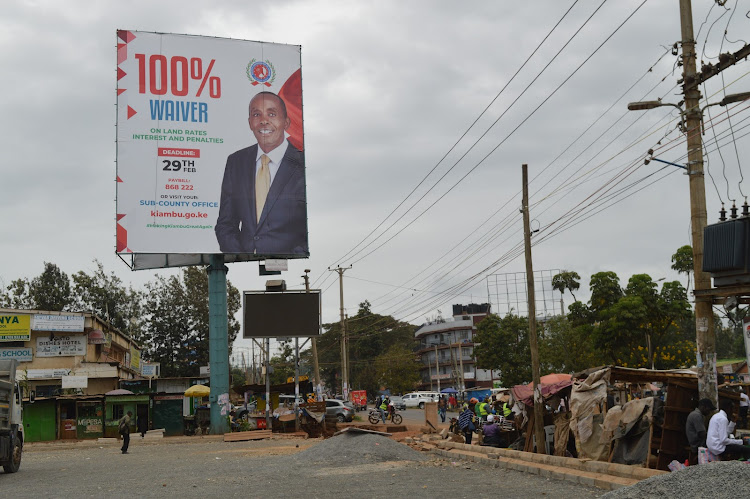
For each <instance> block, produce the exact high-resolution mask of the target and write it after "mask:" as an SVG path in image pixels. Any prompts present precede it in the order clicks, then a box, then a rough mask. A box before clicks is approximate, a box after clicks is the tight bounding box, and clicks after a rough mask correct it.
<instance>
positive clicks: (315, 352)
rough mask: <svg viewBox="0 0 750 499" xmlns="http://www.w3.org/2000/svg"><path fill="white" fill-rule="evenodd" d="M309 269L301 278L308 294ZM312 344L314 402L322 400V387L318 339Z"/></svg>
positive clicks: (312, 341) (314, 339) (313, 339)
mask: <svg viewBox="0 0 750 499" xmlns="http://www.w3.org/2000/svg"><path fill="white" fill-rule="evenodd" d="M309 273H310V269H305V275H303V276H302V278H303V279H304V280H305V292H307V293H309V292H310V276H309V275H308V274H309ZM311 343H312V358H313V376H314V381H315V388H314V390H315V400H317V401H321V400H323V399H322V397H321V395H322V393H321V391H322V387H321V384H320V365H319V364H318V339H317V338H315V336H313V337H312V339H311Z"/></svg>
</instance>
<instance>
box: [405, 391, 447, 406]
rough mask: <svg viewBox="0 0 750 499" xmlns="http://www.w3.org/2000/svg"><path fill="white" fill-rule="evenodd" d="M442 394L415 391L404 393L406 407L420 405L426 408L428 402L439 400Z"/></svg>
mask: <svg viewBox="0 0 750 499" xmlns="http://www.w3.org/2000/svg"><path fill="white" fill-rule="evenodd" d="M438 397H440V394H439V393H438V392H413V393H407V394H406V395H404V404H405V405H406V407H419V408H420V409H424V405H425V403H427V402H437V400H438Z"/></svg>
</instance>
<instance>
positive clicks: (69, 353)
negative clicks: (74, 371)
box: [36, 334, 88, 357]
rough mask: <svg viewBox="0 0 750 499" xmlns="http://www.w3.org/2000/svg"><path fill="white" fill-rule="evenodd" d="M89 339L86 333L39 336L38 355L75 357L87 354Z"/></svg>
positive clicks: (37, 341) (37, 343)
mask: <svg viewBox="0 0 750 499" xmlns="http://www.w3.org/2000/svg"><path fill="white" fill-rule="evenodd" d="M87 345H88V339H87V336H86V335H85V334H77V335H72V334H71V335H67V334H66V335H57V336H52V337H49V336H37V338H36V356H37V357H74V356H76V355H86V348H87Z"/></svg>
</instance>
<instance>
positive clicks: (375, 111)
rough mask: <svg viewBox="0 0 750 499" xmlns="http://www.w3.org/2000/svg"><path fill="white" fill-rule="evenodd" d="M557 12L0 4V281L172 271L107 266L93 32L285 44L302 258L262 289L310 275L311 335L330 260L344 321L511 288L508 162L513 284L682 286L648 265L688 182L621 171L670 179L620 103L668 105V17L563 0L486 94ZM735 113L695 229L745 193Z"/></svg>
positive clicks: (678, 176) (672, 68) (322, 5)
mask: <svg viewBox="0 0 750 499" xmlns="http://www.w3.org/2000/svg"><path fill="white" fill-rule="evenodd" d="M573 3H574V2H573V1H560V0H549V1H535V2H491V1H481V2H480V1H465V2H455V1H450V2H449V1H419V0H415V1H408V2H405V1H385V0H382V1H323V0H317V1H316V0H305V1H275V2H254V1H247V0H244V1H221V2H211V3H207V2H198V1H191V0H181V1H179V2H178V1H160V2H153V1H128V2H122V1H119V2H114V1H104V0H99V1H96V2H84V1H65V2H60V1H18V0H11V1H9V2H4V4H3V15H2V16H0V46H1V47H2V50H0V67H2V68H3V69H2V72H0V111H1V114H2V116H3V119H2V120H0V150H1V151H2V164H1V166H0V168H1V169H2V170H1V171H2V175H1V177H0V181H1V184H2V196H0V213H1V214H2V215H1V219H0V220H2V223H1V224H0V227H1V228H2V234H3V236H2V237H0V254H1V255H2V256H3V259H2V262H3V263H2V266H0V284H4V285H7V284H8V283H10V281H12V280H13V279H16V278H19V277H29V278H31V277H33V276H36V275H38V274H39V273H40V272H41V271H42V269H43V262H45V261H49V262H54V263H56V264H58V265H59V266H60V267H61V268H62V270H64V271H65V272H67V273H68V274H72V273H74V272H76V271H78V270H85V271H89V272H90V271H92V270H93V269H94V268H95V265H94V263H93V261H94V259H98V260H100V261H101V262H102V263H103V264H104V266H105V269H106V270H107V271H115V272H116V273H117V275H119V276H120V277H121V278H122V279H123V280H124V281H125V282H129V283H132V284H133V285H134V286H137V287H139V286H142V284H143V283H144V282H146V281H148V280H151V279H153V276H154V273H159V274H162V275H168V274H170V273H174V272H175V271H174V270H160V271H138V272H131V271H130V270H129V268H128V267H127V266H126V265H125V264H124V263H123V262H122V261H121V260H120V259H119V258H118V257H117V256H116V255H115V230H114V229H115V182H114V179H115V117H116V115H115V101H116V99H115V87H116V78H115V77H116V53H115V44H116V36H115V34H116V30H117V29H128V30H140V31H157V32H165V33H187V34H195V35H207V36H216V37H228V38H237V39H247V40H262V41H269V42H279V43H287V44H299V45H301V46H302V71H303V97H304V106H305V107H304V112H305V154H306V165H307V197H308V216H309V234H310V236H309V237H310V252H311V257H310V259H309V260H307V261H305V260H298V261H291V262H290V263H289V271H288V272H286V273H285V275H284V278H285V279H286V281H287V283H288V285H289V287H290V288H300V287H302V282H303V281H302V279H301V278H300V276H301V275H302V273H303V269H305V268H309V269H311V270H312V272H311V278H312V282H313V284H314V287H317V288H321V289H323V290H324V294H323V320H324V322H331V321H335V320H337V319H338V306H339V303H338V284H334V283H333V278H334V273H330V272H328V271H327V270H326V269H327V267H328V266H335V265H342V266H348V265H353V268H352V269H351V270H348V271H347V272H346V273H345V276H346V279H345V281H344V283H345V306H346V310H347V312H348V313H350V314H355V313H356V310H357V305H358V303H360V302H361V301H363V300H365V299H368V300H370V301H371V302H372V303H373V310H374V311H375V312H377V313H382V314H393V315H395V316H396V317H397V318H399V319H404V320H408V321H411V322H413V323H415V324H418V323H421V322H423V321H424V320H425V317H432V316H434V315H435V314H436V313H437V310H441V311H442V313H443V315H450V313H451V308H450V306H451V304H454V303H469V302H472V301H473V302H486V301H487V299H488V284H487V276H488V275H489V274H502V273H515V272H523V271H524V261H523V257H522V252H520V251H518V250H517V249H514V248H518V247H519V246H518V245H519V244H520V243H522V240H523V239H522V238H523V233H522V225H521V214H520V213H519V211H518V208H519V206H520V190H521V164H522V163H528V165H529V174H530V177H531V178H532V179H534V181H533V182H532V184H531V193H532V199H531V202H532V207H531V217H532V219H534V220H535V221H534V228H539V229H540V231H539V232H538V233H537V234H536V235H535V236H534V238H535V240H537V241H538V243H537V244H535V245H534V247H533V252H534V268H535V269H537V270H545V269H568V270H575V271H577V272H578V273H579V274H580V275H581V277H582V285H583V286H582V287H583V288H587V284H588V280H589V277H590V275H591V274H592V273H595V272H599V271H604V270H612V271H615V272H617V274H618V275H619V276H620V278H621V280H622V284H623V285H625V284H626V282H627V279H628V278H629V277H630V276H631V275H632V274H634V273H648V274H650V275H651V276H652V277H653V278H654V279H659V278H662V277H664V278H666V279H667V280H672V279H678V278H679V279H680V280H681V281H683V282H684V277H679V276H677V274H676V273H674V272H673V271H671V270H670V264H671V262H670V257H671V255H672V254H673V253H674V252H675V250H676V249H677V248H678V247H680V246H682V245H685V244H690V242H691V240H690V217H689V213H690V211H689V197H688V179H687V177H686V176H685V175H683V173H682V172H683V170H680V169H678V168H676V167H672V166H666V165H663V164H660V163H657V162H651V163H650V164H649V165H643V159H644V157H645V154H646V151H647V150H648V149H649V148H654V149H655V150H656V153H655V156H656V157H659V158H661V159H664V160H667V161H672V162H676V163H683V164H684V163H685V161H686V160H685V158H684V156H685V150H686V147H685V142H684V136H683V135H682V134H680V133H679V131H677V130H676V129H675V127H676V125H677V122H678V120H677V118H676V112H675V109H674V108H670V107H663V108H660V109H655V110H652V111H647V112H628V111H627V110H626V104H627V102H630V101H636V100H654V99H657V98H663V99H664V101H665V102H678V101H680V100H681V97H680V95H679V92H680V87H679V86H678V79H679V78H680V77H681V68H680V67H678V66H677V65H676V64H677V62H678V57H676V56H674V55H673V54H672V51H671V47H672V46H673V44H675V42H677V41H678V40H679V39H680V26H679V10H678V2H677V1H676V0H674V1H669V2H665V1H656V0H651V1H650V2H645V3H644V4H643V5H642V6H641V4H642V2H641V0H617V1H615V0H610V1H608V2H606V1H605V2H603V6H601V8H600V9H599V10H598V11H597V12H596V13H594V11H595V10H596V9H597V8H598V7H599V6H600V5H602V2H598V1H597V2H589V1H580V2H578V3H577V4H576V5H575V6H574V7H573V8H572V10H570V12H569V13H568V14H567V16H566V17H565V18H564V19H563V20H562V21H561V22H560V24H559V26H558V27H557V28H556V29H555V30H554V31H552V33H551V35H550V36H549V38H548V39H547V40H546V41H545V42H544V44H542V45H541V47H540V48H539V50H538V51H537V52H536V54H534V56H533V57H532V58H531V59H530V60H528V63H526V66H525V67H524V68H523V69H522V70H521V71H520V72H519V73H518V76H516V77H515V79H514V80H513V81H510V80H511V78H512V77H513V75H514V73H516V71H517V70H518V69H519V68H520V67H521V66H522V65H523V64H524V63H525V62H526V61H527V59H528V58H529V56H530V55H531V54H532V52H534V50H535V48H537V46H538V45H539V44H540V43H541V42H542V40H543V39H544V37H545V36H547V35H548V34H549V33H550V31H551V30H552V28H553V27H554V26H555V24H556V23H558V21H560V19H561V18H562V17H563V15H564V14H565V13H566V11H567V10H568V8H569V7H570V6H571V5H572V4H573ZM739 4H740V5H739V8H738V11H737V13H736V15H733V9H734V8H735V6H736V2H733V1H731V0H730V1H729V2H727V7H726V8H725V7H719V6H716V5H715V4H714V2H712V1H709V0H700V1H694V7H693V8H694V13H693V19H694V24H695V32H696V38H697V41H698V45H697V49H698V54H699V58H700V59H701V60H702V61H703V62H705V63H708V62H714V63H715V62H716V60H717V59H716V57H717V55H718V54H719V53H720V52H727V51H736V50H738V49H739V48H741V47H742V45H743V44H744V43H746V42H745V41H743V40H742V39H741V38H742V36H743V35H744V36H745V37H746V38H747V36H748V33H750V19H748V17H747V16H746V15H745V14H746V12H747V11H748V9H750V7H749V6H748V3H747V2H739ZM639 6H641V7H640V9H639ZM727 8H731V10H726V9H727ZM592 14H593V17H591V19H590V20H589V21H588V22H587V21H586V20H587V19H588V18H589V17H590V16H592ZM631 14H632V17H631V18H630V19H629V20H627V22H625V21H626V19H627V18H628V16H630V15H631ZM704 21H705V22H704ZM584 23H585V25H584ZM623 23H624V25H622V27H621V28H619V30H618V27H619V26H620V25H621V24H623ZM582 26H583V27H582ZM579 28H580V32H579V33H578V34H577V35H576V36H575V37H574V38H572V41H570V42H569V44H568V45H567V46H566V47H565V48H564V49H563V50H562V51H561V52H560V53H559V55H557V56H556V54H557V53H558V51H560V49H561V48H563V46H565V44H566V43H568V41H569V40H570V39H571V37H573V35H574V34H575V32H576V31H577V30H578V29H579ZM616 30H617V31H616ZM725 30H726V33H727V34H726V37H724V32H725ZM615 31H616V32H615ZM610 36H611V38H609V39H608V37H610ZM602 44H603V46H602ZM600 46H601V48H599V47H600ZM555 57H556V58H555ZM589 57H590V59H588V61H587V58H589ZM553 58H555V59H554V61H553ZM551 61H552V62H551ZM548 64H549V66H548V67H547V68H546V70H544V71H543V72H542V70H543V69H544V68H545V66H547V65H548ZM579 66H580V69H577V68H579ZM749 70H750V65H748V63H747V62H746V61H743V62H741V63H740V64H738V65H737V66H735V67H734V68H732V69H730V70H727V71H725V72H724V73H723V81H722V76H718V77H715V78H713V79H712V80H710V81H709V82H708V84H707V86H706V88H705V89H702V93H703V96H704V99H705V97H706V95H708V97H709V101H708V102H716V101H718V100H720V99H721V98H722V97H723V95H724V94H723V92H724V90H723V87H726V92H727V93H738V92H744V91H749V90H750V79H748V78H746V77H745V76H746V75H747V73H748V71H749ZM540 72H542V73H541V76H539V77H538V78H537V75H539V74H540ZM535 78H536V81H534V80H535ZM566 80H567V81H566ZM532 82H533V83H532ZM506 85H507V88H505V90H504V91H503V92H502V93H500V92H501V90H502V89H503V88H504V87H505V86H506ZM498 94H499V96H498ZM496 97H497V98H496ZM493 99H496V100H494V101H493ZM704 104H705V101H704ZM540 105H541V107H539V106H540ZM488 106H489V107H488ZM747 106H748V102H745V103H744V104H740V105H738V106H737V107H733V108H731V109H730V112H729V119H727V114H726V108H723V107H718V106H716V107H711V108H710V113H711V117H712V118H714V119H713V121H709V120H708V115H706V133H705V135H704V139H705V140H706V141H707V146H706V147H707V150H709V151H711V152H710V155H709V157H708V167H709V170H710V172H711V174H712V177H713V181H715V183H716V188H715V187H714V184H713V182H712V180H711V178H710V177H709V176H706V198H707V204H708V220H709V223H712V222H715V221H716V220H717V218H718V211H719V206H720V202H721V200H724V201H725V202H726V201H727V199H737V200H738V204H742V202H743V198H742V196H741V192H744V193H748V192H750V179H746V180H745V181H744V183H742V182H741V177H740V175H741V171H742V170H743V169H744V171H745V172H746V173H748V175H746V177H750V170H748V168H747V161H750V159H748V157H749V156H748V154H747V151H748V143H749V142H750V139H748V138H747V137H746V134H747V133H748V129H746V128H745V127H746V126H747V122H746V121H745V120H747V118H748V117H749V115H750V114H749V113H748V112H747V111H746V108H747ZM485 108H488V109H487V111H486V113H484V114H483V115H482V112H483V111H484V110H485ZM537 108H538V110H536V111H535V109H537ZM722 113H723V114H722ZM480 115H482V116H481V117H480ZM501 116H502V117H501ZM478 117H480V118H479V119H478V121H477V123H476V125H474V127H473V128H471V129H470V127H471V125H472V123H473V122H474V121H475V120H477V118H478ZM498 118H500V119H499V120H498ZM496 120H498V121H497V123H496V124H495V125H494V126H493V122H495V121H496ZM730 122H731V124H732V127H733V131H734V141H733V140H732V136H731V133H730V130H729V124H730ZM714 123H716V126H715V127H714V126H712V125H713V124H714ZM467 130H468V133H466V132H467ZM485 132H486V135H484V136H483V134H485ZM464 133H466V136H465V137H464V138H463V139H462V140H460V141H459V139H460V138H461V137H462V135H463V134H464ZM714 133H715V134H716V136H717V137H718V140H719V144H720V148H719V149H718V151H717V147H716V145H715V135H714ZM482 136H483V137H482ZM480 137H481V139H480ZM249 139H250V137H249ZM457 141H458V144H457V145H456V147H455V148H454V149H452V147H453V145H454V144H456V142H457ZM660 141H661V144H659V142H660ZM475 142H476V145H475V146H473V144H474V143H475ZM248 145H249V144H248ZM735 145H736V149H735ZM472 146H473V149H471V150H470V148H472ZM467 151H468V152H467ZM444 156H445V159H444V160H443V161H442V162H441V158H443V157H444ZM743 156H744V158H745V164H739V163H738V159H737V158H738V157H739V158H743ZM454 165H455V167H454ZM433 168H435V170H434V172H433V173H432V174H430V175H429V176H428V173H429V172H430V171H431V170H432V169H433ZM451 168H452V169H451ZM443 175H445V176H444V178H443V179H442V180H440V181H439V182H438V179H439V178H440V177H441V176H443ZM425 177H426V180H425V181H424V183H422V184H421V185H420V186H419V187H418V188H417V189H416V191H415V193H414V194H413V195H412V196H411V197H409V198H408V199H407V200H406V202H405V203H404V204H403V205H402V206H401V208H400V209H398V210H397V211H396V213H395V215H394V216H392V217H391V218H389V219H388V220H386V222H385V223H384V224H383V225H382V226H381V227H380V229H378V230H377V231H376V232H375V233H374V236H378V235H381V234H382V237H381V238H380V239H378V240H376V241H375V242H373V243H372V244H371V245H369V246H367V247H366V248H365V249H364V251H356V252H354V254H352V255H351V256H347V257H345V258H342V257H344V255H346V254H347V252H349V251H350V250H352V248H354V247H355V245H357V244H358V243H359V242H360V241H362V240H363V238H365V237H366V236H368V234H370V232H371V231H372V230H373V229H374V228H375V227H376V226H378V224H380V223H381V222H383V220H384V219H385V218H386V216H387V215H388V214H389V213H391V211H392V210H393V209H394V208H396V206H398V205H399V203H401V202H402V201H404V199H405V198H406V197H407V195H408V194H409V193H410V192H411V191H412V190H413V189H415V187H417V185H418V184H419V183H420V181H422V180H423V179H425ZM430 188H432V190H431V191H429V192H428V189H430ZM449 190H450V191H449ZM422 195H425V196H424V199H423V200H422V201H421V202H419V203H418V204H416V206H414V208H412V209H410V210H407V208H409V207H411V206H412V205H413V204H414V203H416V202H417V200H418V199H419V198H420V197H421V196H422ZM602 195H604V196H612V195H617V196H616V197H604V198H602ZM439 198H441V199H439ZM618 200H621V201H619V202H617V203H616V204H613V203H615V202H616V201H618ZM592 202H593V204H591V203H592ZM602 202H603V204H599V203H602ZM433 203H434V206H432V208H430V209H429V210H427V211H425V209H426V208H427V207H428V206H430V205H433ZM578 209H583V211H580V213H577V214H576V215H575V216H574V217H573V218H572V219H570V220H569V219H568V218H567V217H568V216H569V212H570V210H578ZM423 212H424V214H422V213H423ZM404 213H405V216H404V217H403V218H402V219H401V220H400V221H398V222H396V219H397V218H398V217H400V216H401V215H403V214H404ZM417 217H419V218H418V219H416V221H414V220H415V218H417ZM561 217H563V218H561ZM568 220H569V222H568V223H569V225H561V224H562V223H563V222H566V221H568ZM412 221H413V223H411V225H409V226H408V227H406V228H405V229H404V230H403V231H402V232H400V233H399V234H397V235H396V233H397V232H398V231H399V230H401V229H402V228H404V227H405V226H406V224H408V223H410V222H412ZM394 222H396V223H395V225H394V226H393V228H390V229H388V230H386V229H387V228H388V227H390V226H391V224H393V223H394ZM561 229H566V230H561ZM391 237H393V238H392V239H390V238H391ZM372 239H373V237H372V236H370V237H369V238H368V239H367V240H366V241H365V244H364V245H366V244H367V243H369V242H370V241H372ZM389 239H390V240H389ZM386 241H387V242H386ZM384 242H385V244H383V246H382V247H380V248H378V246H380V245H381V244H382V243H384ZM364 245H362V246H364ZM376 248H378V249H376ZM359 249H361V246H360V248H358V250H359ZM373 249H376V250H375V251H374V252H372V253H370V252H371V251H372V250H373ZM228 278H229V279H230V280H231V281H232V283H233V284H234V285H235V286H237V287H238V288H239V289H240V290H254V289H262V288H263V287H264V282H265V278H263V277H259V276H258V266H257V264H256V263H242V264H232V265H230V270H229V274H228ZM403 288H410V289H403ZM581 291H582V292H581V296H579V298H581V297H583V298H584V299H585V298H586V291H585V290H583V289H582V290H581ZM570 301H571V298H570V296H569V295H568V296H566V302H570ZM241 344H242V346H247V345H248V344H249V343H242V342H241Z"/></svg>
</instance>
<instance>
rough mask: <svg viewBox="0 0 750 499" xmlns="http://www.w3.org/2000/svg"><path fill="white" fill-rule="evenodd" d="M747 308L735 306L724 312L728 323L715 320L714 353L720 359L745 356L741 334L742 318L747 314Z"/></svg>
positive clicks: (743, 340) (743, 339)
mask: <svg viewBox="0 0 750 499" xmlns="http://www.w3.org/2000/svg"><path fill="white" fill-rule="evenodd" d="M747 313H748V309H747V308H742V309H739V308H736V309H734V310H731V311H729V312H727V313H726V318H727V319H728V321H729V322H728V324H727V325H724V324H722V322H721V321H717V323H716V325H715V328H714V329H715V331H716V354H717V356H718V357H719V358H720V359H734V358H741V357H744V356H745V338H744V337H743V336H742V334H743V330H742V320H743V319H744V318H745V317H746V316H747Z"/></svg>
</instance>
